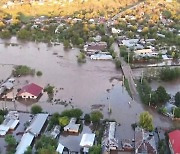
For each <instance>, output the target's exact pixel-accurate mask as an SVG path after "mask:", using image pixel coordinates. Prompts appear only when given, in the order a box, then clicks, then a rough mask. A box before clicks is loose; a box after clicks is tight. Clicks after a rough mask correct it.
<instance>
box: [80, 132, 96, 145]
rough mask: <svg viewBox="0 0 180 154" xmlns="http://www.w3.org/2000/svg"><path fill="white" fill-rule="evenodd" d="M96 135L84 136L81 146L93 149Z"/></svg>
mask: <svg viewBox="0 0 180 154" xmlns="http://www.w3.org/2000/svg"><path fill="white" fill-rule="evenodd" d="M94 139H95V134H83V136H82V139H81V142H80V146H82V147H92V146H93V144H94Z"/></svg>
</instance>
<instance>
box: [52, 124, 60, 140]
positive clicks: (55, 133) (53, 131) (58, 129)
mask: <svg viewBox="0 0 180 154" xmlns="http://www.w3.org/2000/svg"><path fill="white" fill-rule="evenodd" d="M60 128H61V127H60V126H59V125H56V126H55V127H54V129H53V130H52V131H51V133H50V136H51V137H52V138H54V139H55V138H57V136H58V135H59V134H60Z"/></svg>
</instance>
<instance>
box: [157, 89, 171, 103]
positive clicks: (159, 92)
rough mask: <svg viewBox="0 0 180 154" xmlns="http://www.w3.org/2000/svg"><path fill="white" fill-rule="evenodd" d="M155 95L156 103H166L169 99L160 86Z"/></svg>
mask: <svg viewBox="0 0 180 154" xmlns="http://www.w3.org/2000/svg"><path fill="white" fill-rule="evenodd" d="M156 94H157V97H158V100H157V101H159V103H166V102H167V101H168V100H169V98H170V97H169V95H168V93H167V92H166V90H165V88H164V87H162V86H159V87H158V88H157V90H156Z"/></svg>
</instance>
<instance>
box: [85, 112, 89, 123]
mask: <svg viewBox="0 0 180 154" xmlns="http://www.w3.org/2000/svg"><path fill="white" fill-rule="evenodd" d="M84 120H85V122H86V123H90V122H91V117H90V115H89V114H85V116H84Z"/></svg>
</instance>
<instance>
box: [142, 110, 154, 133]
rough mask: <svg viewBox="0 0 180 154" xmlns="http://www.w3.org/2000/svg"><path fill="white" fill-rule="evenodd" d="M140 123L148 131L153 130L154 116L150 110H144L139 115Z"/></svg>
mask: <svg viewBox="0 0 180 154" xmlns="http://www.w3.org/2000/svg"><path fill="white" fill-rule="evenodd" d="M139 125H140V126H141V127H142V128H144V129H145V130H147V131H152V130H153V129H154V127H153V118H152V115H150V114H149V112H142V113H141V114H140V116H139Z"/></svg>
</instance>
